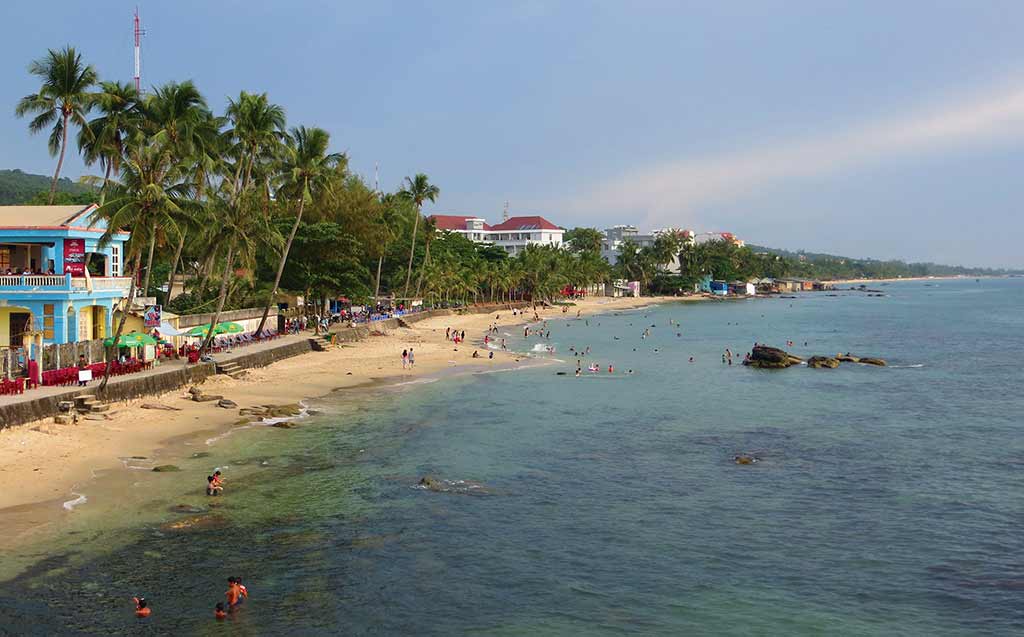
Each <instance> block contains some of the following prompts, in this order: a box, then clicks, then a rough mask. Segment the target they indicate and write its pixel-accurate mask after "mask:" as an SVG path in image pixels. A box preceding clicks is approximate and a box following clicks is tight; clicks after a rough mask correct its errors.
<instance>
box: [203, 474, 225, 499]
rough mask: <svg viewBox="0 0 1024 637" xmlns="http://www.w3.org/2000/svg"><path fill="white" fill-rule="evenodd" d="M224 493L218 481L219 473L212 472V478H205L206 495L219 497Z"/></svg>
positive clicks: (221, 484)
mask: <svg viewBox="0 0 1024 637" xmlns="http://www.w3.org/2000/svg"><path fill="white" fill-rule="evenodd" d="M223 491H224V483H223V482H221V479H220V471H214V472H213V475H212V476H206V495H220V494H221V493H223Z"/></svg>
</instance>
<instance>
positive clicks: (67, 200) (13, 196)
mask: <svg viewBox="0 0 1024 637" xmlns="http://www.w3.org/2000/svg"><path fill="white" fill-rule="evenodd" d="M50 182H51V179H50V178H49V177H45V176H43V175H33V174H30V173H25V172H22V171H20V170H0V206H9V205H12V204H34V205H46V203H47V202H48V200H49V197H50ZM96 200H97V195H96V193H95V192H94V191H93V189H92V188H90V187H88V186H85V185H82V184H76V183H75V182H73V181H71V180H70V179H68V178H66V177H62V178H61V179H59V180H58V181H57V194H56V195H55V196H54V200H53V203H54V204H56V205H63V204H79V203H80V204H83V205H84V204H88V203H93V202H94V201H96Z"/></svg>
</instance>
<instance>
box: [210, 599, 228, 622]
mask: <svg viewBox="0 0 1024 637" xmlns="http://www.w3.org/2000/svg"><path fill="white" fill-rule="evenodd" d="M227 616H228V613H227V611H225V610H224V602H217V606H215V607H214V609H213V618H214V619H216V620H217V621H223V620H224V618H225V617H227Z"/></svg>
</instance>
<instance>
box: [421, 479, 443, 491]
mask: <svg viewBox="0 0 1024 637" xmlns="http://www.w3.org/2000/svg"><path fill="white" fill-rule="evenodd" d="M420 486H421V487H424V488H426V489H430V490H431V491H444V489H445V487H444V484H443V483H442V482H441V481H440V480H438V479H437V478H434V477H432V476H423V477H422V478H420Z"/></svg>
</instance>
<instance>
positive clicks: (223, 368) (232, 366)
mask: <svg viewBox="0 0 1024 637" xmlns="http://www.w3.org/2000/svg"><path fill="white" fill-rule="evenodd" d="M216 367H217V373H218V374H224V375H225V376H228V377H229V378H234V379H239V378H241V377H242V376H243V375H244V374H245V370H244V369H242V368H241V367H240V366H239V365H238V363H232V362H227V363H217V365H216Z"/></svg>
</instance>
